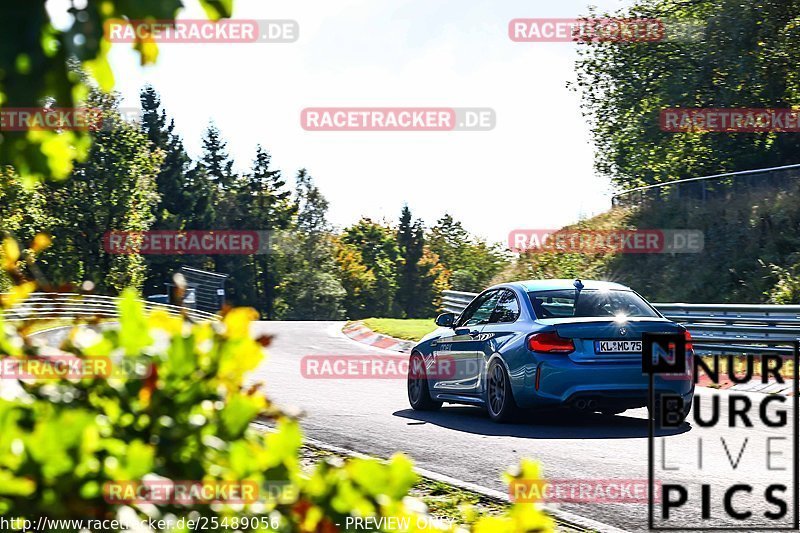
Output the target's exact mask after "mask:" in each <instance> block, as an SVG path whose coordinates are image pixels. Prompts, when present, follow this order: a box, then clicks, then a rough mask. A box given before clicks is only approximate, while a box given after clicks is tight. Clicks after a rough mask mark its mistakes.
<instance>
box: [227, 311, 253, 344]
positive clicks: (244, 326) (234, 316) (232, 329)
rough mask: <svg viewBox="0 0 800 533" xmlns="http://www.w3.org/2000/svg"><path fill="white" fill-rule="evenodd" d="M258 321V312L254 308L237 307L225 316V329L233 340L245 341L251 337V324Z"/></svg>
mask: <svg viewBox="0 0 800 533" xmlns="http://www.w3.org/2000/svg"><path fill="white" fill-rule="evenodd" d="M253 320H258V311H256V310H255V309H253V308H252V307H237V308H235V309H231V311H230V312H229V313H228V314H227V315H225V321H224V322H225V328H226V331H227V333H228V337H229V338H231V339H243V338H246V337H249V335H250V322H252V321H253Z"/></svg>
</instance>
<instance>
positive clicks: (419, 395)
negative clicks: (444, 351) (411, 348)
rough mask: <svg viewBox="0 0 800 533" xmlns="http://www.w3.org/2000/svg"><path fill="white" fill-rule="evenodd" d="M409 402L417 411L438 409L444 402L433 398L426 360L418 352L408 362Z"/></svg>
mask: <svg viewBox="0 0 800 533" xmlns="http://www.w3.org/2000/svg"><path fill="white" fill-rule="evenodd" d="M408 402H409V403H410V404H411V407H412V408H413V409H414V410H415V411H436V410H438V409H439V408H440V407H442V402H437V401H436V400H434V399H433V398H431V393H430V390H429V389H428V376H427V374H426V373H425V360H424V359H423V358H422V356H421V355H420V354H418V353H414V354H411V359H410V360H409V364H408Z"/></svg>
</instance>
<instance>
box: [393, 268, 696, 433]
mask: <svg viewBox="0 0 800 533" xmlns="http://www.w3.org/2000/svg"><path fill="white" fill-rule="evenodd" d="M436 324H437V325H438V326H440V327H439V328H438V329H437V330H436V331H434V332H432V333H430V334H429V335H427V336H426V337H424V338H423V339H422V340H421V341H420V342H419V344H417V345H416V346H415V347H414V349H413V351H412V353H411V360H410V364H409V373H408V398H409V401H410V403H411V406H412V407H413V408H414V409H416V410H435V409H439V408H440V407H441V406H442V404H443V403H444V402H447V403H457V404H470V405H479V406H483V407H485V408H486V410H487V411H488V413H489V416H490V417H491V418H492V420H495V421H498V422H504V421H508V420H509V419H511V418H512V417H513V416H514V415H515V413H516V412H517V411H518V410H520V409H530V408H539V409H545V408H550V407H570V408H574V409H579V410H585V411H599V412H601V413H605V414H618V413H622V412H623V411H625V410H626V409H633V408H638V407H645V406H647V405H648V382H649V379H648V376H647V375H645V374H643V373H642V333H643V332H663V333H673V334H676V333H677V334H681V335H685V338H686V341H687V344H686V357H687V366H686V367H687V369H688V370H687V373H686V374H680V375H672V376H656V377H655V382H654V383H655V390H656V394H657V395H658V394H660V393H669V394H672V395H679V396H680V397H681V398H682V400H683V406H682V411H679V413H681V414H682V415H683V418H685V417H686V416H687V415H688V413H689V409H690V408H691V402H692V396H693V394H694V382H693V380H692V379H691V368H692V364H691V363H692V361H691V357H692V355H693V352H692V347H691V338H690V336H689V333H688V331H686V329H685V328H684V327H683V326H680V325H678V324H676V323H674V322H672V321H670V320H667V319H666V318H664V317H663V316H662V315H661V314H660V313H659V312H658V311H657V310H656V309H655V308H654V307H653V306H652V305H650V304H649V303H648V302H647V301H645V300H644V298H642V297H641V296H639V295H638V294H637V293H636V292H634V291H633V290H631V289H630V288H628V287H625V286H623V285H619V284H617V283H610V282H602V281H581V280H563V279H553V280H533V281H518V282H513V283H503V284H501V285H496V286H494V287H490V288H488V289H486V290H485V291H483V292H482V293H480V294H479V295H478V296H477V297H476V298H475V299H474V300H473V301H472V302H471V303H470V304H469V305H468V306H467V308H466V309H465V310H464V311H463V312H462V313H461V314H460V315H459V316H456V315H455V314H454V313H444V314H441V315H439V317H438V318H437V319H436Z"/></svg>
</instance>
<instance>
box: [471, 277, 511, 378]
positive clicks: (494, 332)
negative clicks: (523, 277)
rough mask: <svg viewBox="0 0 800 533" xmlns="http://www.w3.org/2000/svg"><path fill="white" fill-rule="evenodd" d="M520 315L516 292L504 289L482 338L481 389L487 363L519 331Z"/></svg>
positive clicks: (482, 333)
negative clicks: (517, 323)
mask: <svg viewBox="0 0 800 533" xmlns="http://www.w3.org/2000/svg"><path fill="white" fill-rule="evenodd" d="M519 315H520V302H519V298H517V295H516V293H514V291H512V290H511V289H502V290H501V292H500V297H499V298H498V299H497V304H496V305H495V307H494V310H493V311H492V314H491V316H490V317H489V321H488V323H487V324H486V325H485V326H483V329H482V330H481V334H480V338H481V340H482V341H483V344H482V352H481V354H480V360H479V361H478V363H479V365H480V369H481V372H480V376H479V379H478V384H479V391H481V392H482V391H483V387H484V385H485V383H486V380H485V379H484V377H485V373H486V363H487V362H488V361H489V358H490V357H491V356H492V355H493V354H495V353H496V352H498V351H500V350H501V349H502V346H503V345H504V344H505V343H506V342H508V341H509V340H511V339H512V338H513V337H514V336H515V335H516V333H517V330H516V327H517V325H516V324H515V323H516V322H517V320H518V319H519Z"/></svg>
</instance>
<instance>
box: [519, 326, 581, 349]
mask: <svg viewBox="0 0 800 533" xmlns="http://www.w3.org/2000/svg"><path fill="white" fill-rule="evenodd" d="M528 348H530V349H531V350H532V351H534V352H542V353H572V352H574V351H575V345H574V344H573V343H572V339H565V338H563V337H559V336H558V333H556V332H555V331H548V332H545V333H534V334H533V335H531V336H530V337H528Z"/></svg>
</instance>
